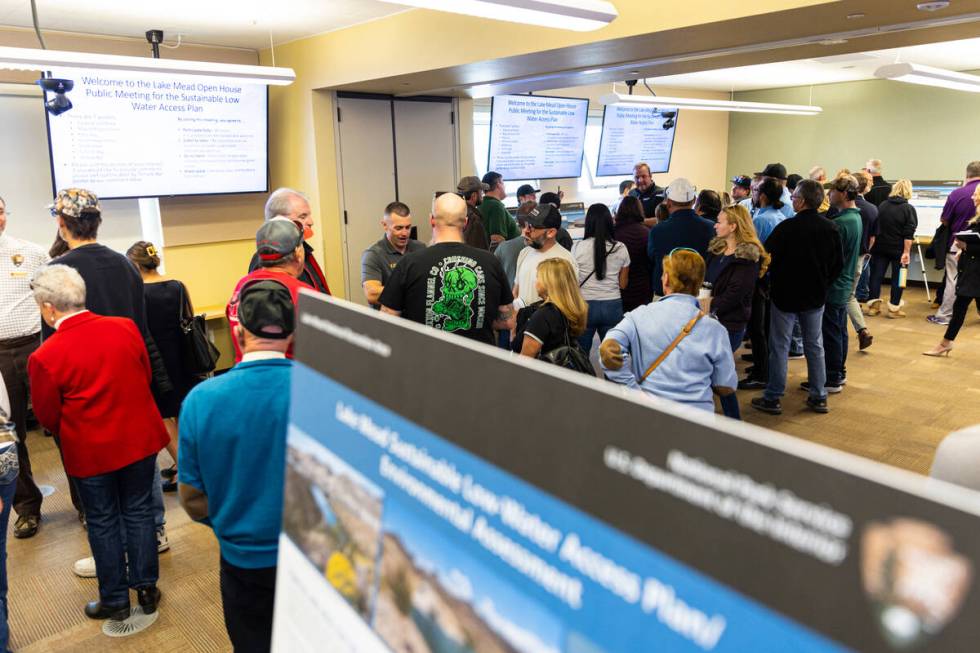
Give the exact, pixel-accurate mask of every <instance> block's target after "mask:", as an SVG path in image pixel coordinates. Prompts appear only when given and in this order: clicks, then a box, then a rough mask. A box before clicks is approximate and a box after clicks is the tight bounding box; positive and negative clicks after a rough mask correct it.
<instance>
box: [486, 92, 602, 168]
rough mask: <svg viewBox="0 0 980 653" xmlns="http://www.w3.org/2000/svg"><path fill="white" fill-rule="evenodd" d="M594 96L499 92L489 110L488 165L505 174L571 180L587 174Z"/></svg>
mask: <svg viewBox="0 0 980 653" xmlns="http://www.w3.org/2000/svg"><path fill="white" fill-rule="evenodd" d="M588 114H589V101H588V100H585V99H579V98H563V97H545V96H543V95H498V96H495V97H494V98H493V103H492V104H491V110H490V156H489V161H488V167H487V169H488V170H493V171H496V172H499V173H500V174H501V175H503V178H504V179H567V178H578V177H579V176H581V174H582V156H583V154H584V153H585V122H586V120H587V119H588Z"/></svg>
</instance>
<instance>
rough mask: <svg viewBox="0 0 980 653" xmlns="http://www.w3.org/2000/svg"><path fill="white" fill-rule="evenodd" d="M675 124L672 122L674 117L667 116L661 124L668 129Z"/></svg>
mask: <svg viewBox="0 0 980 653" xmlns="http://www.w3.org/2000/svg"><path fill="white" fill-rule="evenodd" d="M675 124H676V123H675V122H674V119H673V118H667V120H664V125H663V127H664V129H670V128H671V127H673V126H674V125H675Z"/></svg>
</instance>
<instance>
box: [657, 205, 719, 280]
mask: <svg viewBox="0 0 980 653" xmlns="http://www.w3.org/2000/svg"><path fill="white" fill-rule="evenodd" d="M714 237H715V223H714V222H712V221H711V220H709V219H707V218H702V217H701V216H700V215H698V214H697V213H695V212H694V211H692V210H691V209H681V210H680V211H674V212H673V213H671V214H670V218H668V219H667V220H666V221H664V222H661V223H660V224H658V225H656V226H654V227H653V228H652V229H650V235H649V236H648V237H647V257H648V258H649V259H650V263H651V265H650V267H651V274H652V276H651V281H652V282H653V292H655V293H656V294H658V295H662V294H664V289H663V285H662V284H661V283H660V277H661V275H662V274H663V258H664V257H665V256H667V255H668V254H670V252H671V251H672V250H673V249H674V248H676V247H690V248H691V249H693V250H694V251H696V252H697V253H698V254H700V255H701V257H702V258H704V256H705V255H706V254H707V253H708V243H709V242H711V239H712V238H714Z"/></svg>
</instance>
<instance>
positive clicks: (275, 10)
mask: <svg viewBox="0 0 980 653" xmlns="http://www.w3.org/2000/svg"><path fill="white" fill-rule="evenodd" d="M403 10H404V7H400V6H398V5H393V4H388V3H385V2H377V1H376V0H287V1H286V2H282V1H280V2H269V1H268V0H37V12H38V18H39V22H40V25H41V31H42V33H43V32H44V30H59V31H66V32H82V33H87V34H107V35H112V36H132V37H137V38H142V37H143V33H144V32H146V30H149V29H162V30H163V31H164V37H165V39H166V42H167V43H173V42H175V41H176V39H177V35H178V34H181V35H182V39H183V40H184V41H187V42H191V43H206V44H209V45H226V46H233V47H240V48H248V49H251V50H258V49H260V48H267V47H269V34H270V32H271V34H272V38H273V40H274V41H275V42H276V43H284V42H286V41H292V40H295V39H298V38H302V37H304V36H311V35H313V34H320V33H322V32H328V31H331V30H337V29H342V28H344V27H350V26H351V25H356V24H358V23H363V22H365V21H369V20H374V19H377V18H381V17H384V16H389V15H391V14H395V13H399V12H401V11H403ZM0 25H9V26H15V27H30V26H31V6H30V2H29V1H28V0H0Z"/></svg>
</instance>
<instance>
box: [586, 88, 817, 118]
mask: <svg viewBox="0 0 980 653" xmlns="http://www.w3.org/2000/svg"><path fill="white" fill-rule="evenodd" d="M599 102H601V103H602V104H642V105H644V106H653V107H668V108H671V109H675V108H676V109H698V110H700V111H736V112H742V113H783V114H787V115H792V116H815V115H817V114H818V113H820V112H821V111H823V109H822V108H821V107H815V106H811V105H808V104H770V103H768V102H737V101H735V100H704V99H701V98H688V97H664V96H662V95H623V94H622V93H609V94H607V95H603V96H602V97H601V98H599Z"/></svg>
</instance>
